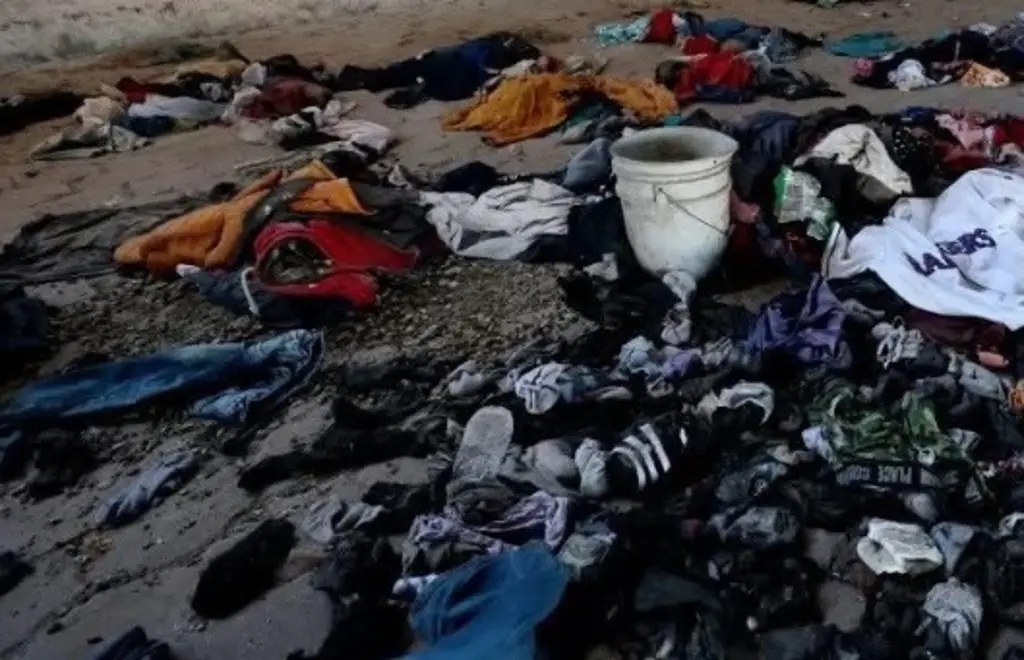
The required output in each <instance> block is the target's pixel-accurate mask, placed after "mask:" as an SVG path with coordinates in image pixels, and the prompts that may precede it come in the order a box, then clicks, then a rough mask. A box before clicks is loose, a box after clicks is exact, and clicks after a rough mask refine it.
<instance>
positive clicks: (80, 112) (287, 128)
mask: <svg viewBox="0 0 1024 660" xmlns="http://www.w3.org/2000/svg"><path fill="white" fill-rule="evenodd" d="M221 50H222V51H223V52H220V53H219V54H218V55H217V56H216V57H214V58H210V59H207V60H199V61H193V62H189V63H187V64H184V65H182V66H181V67H180V68H179V70H178V71H176V72H174V73H173V74H171V75H169V76H163V77H160V78H157V79H155V80H148V81H139V80H135V79H133V78H122V79H121V80H119V81H117V82H116V83H115V84H113V85H101V86H100V92H101V94H100V95H99V96H96V97H92V98H87V99H84V101H82V100H79V101H78V102H77V103H76V105H77V106H78V109H77V110H75V111H74V118H75V125H74V126H72V127H69V128H66V129H64V130H62V131H61V132H59V133H58V134H56V135H53V136H51V137H50V138H48V139H47V140H45V141H43V142H41V143H40V144H38V145H37V146H36V147H35V148H34V149H33V150H32V153H31V155H32V157H33V158H36V159H43V160H56V159H68V158H89V157H94V156H97V155H101V154H104V153H112V152H120V151H130V150H134V149H138V148H140V147H143V146H146V145H148V144H149V143H150V141H151V140H152V138H155V137H158V136H160V135H164V134H167V133H171V132H174V131H181V130H191V129H193V128H196V127H197V126H202V125H205V124H210V123H214V122H224V123H228V124H237V125H238V126H239V132H240V135H241V137H242V138H243V139H244V140H246V141H249V142H260V143H271V144H278V145H280V146H282V147H284V148H286V149H295V148H298V147H302V146H309V145H317V144H323V143H328V142H332V143H337V145H338V146H342V145H344V146H346V147H347V148H349V149H354V150H362V151H364V152H367V153H370V154H373V155H375V156H376V155H380V154H381V153H383V152H384V151H385V150H386V149H387V147H388V146H389V145H390V143H391V132H390V131H389V130H388V129H386V128H385V127H383V126H380V125H379V124H375V123H373V122H369V121H363V120H355V119H350V118H347V117H346V116H345V115H347V114H348V113H349V112H351V110H352V109H353V108H354V107H355V104H354V103H345V102H344V101H342V100H341V99H339V98H335V96H336V95H335V90H334V89H332V88H330V87H328V86H327V85H329V84H331V82H332V80H333V79H332V77H331V75H330V74H328V73H327V72H325V71H324V70H323V68H322V67H314V68H308V67H306V66H304V65H302V64H301V63H300V62H299V61H298V60H297V59H295V57H293V56H292V55H277V56H274V57H271V58H268V59H265V60H261V61H250V60H249V59H248V58H246V57H245V56H243V55H242V54H240V53H239V52H238V51H237V50H235V49H234V48H233V47H231V46H230V45H225V46H223V47H222V49H221ZM44 111H45V110H44ZM12 112H13V110H12ZM66 114H72V113H71V111H68V112H67V113H66ZM12 121H13V120H12Z"/></svg>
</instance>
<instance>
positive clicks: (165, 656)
mask: <svg viewBox="0 0 1024 660" xmlns="http://www.w3.org/2000/svg"><path fill="white" fill-rule="evenodd" d="M173 657H174V655H173V654H172V653H171V647H170V646H168V645H167V644H166V643H165V642H161V641H159V640H156V639H150V638H149V637H148V636H147V635H146V631H145V630H143V629H142V628H140V627H138V626H136V627H134V628H132V629H131V630H129V631H128V632H126V633H125V634H123V635H121V636H120V637H118V638H117V639H115V640H114V641H113V642H110V643H109V644H108V645H107V646H106V647H105V648H104V649H103V650H102V651H100V652H99V653H98V654H97V655H95V656H93V657H92V660H172V658H173Z"/></svg>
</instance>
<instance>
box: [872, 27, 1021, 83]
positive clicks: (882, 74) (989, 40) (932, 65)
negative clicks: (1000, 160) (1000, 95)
mask: <svg viewBox="0 0 1024 660" xmlns="http://www.w3.org/2000/svg"><path fill="white" fill-rule="evenodd" d="M1022 34H1024V19H1021V18H1020V17H1017V18H1014V19H1013V20H1011V21H1010V22H1008V23H1006V24H1005V25H1001V26H999V27H996V26H993V25H988V24H986V23H980V24H978V25H974V26H971V27H969V28H967V29H962V30H957V31H955V32H952V33H950V34H945V35H943V36H941V37H936V38H934V39H928V40H927V41H924V42H922V43H920V44H918V45H915V46H910V47H906V48H902V49H900V50H897V51H896V52H891V53H888V54H886V55H883V56H881V57H877V58H871V57H862V58H861V59H858V60H857V62H856V63H855V64H854V75H853V82H855V83H857V84H859V85H865V86H867V87H875V88H896V89H899V90H901V91H904V92H907V91H911V90H914V89H921V88H925V87H934V86H936V85H945V84H948V83H950V82H954V81H957V80H959V81H960V82H961V83H962V84H964V85H969V86H971V87H1006V86H1008V85H1010V84H1011V83H1013V82H1015V81H1018V80H1020V79H1021V78H1022V77H1024V50H1022V47H1021V42H1020V37H1021V36H1022Z"/></svg>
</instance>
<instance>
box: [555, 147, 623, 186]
mask: <svg viewBox="0 0 1024 660" xmlns="http://www.w3.org/2000/svg"><path fill="white" fill-rule="evenodd" d="M611 146H612V141H611V140H609V139H608V138H603V137H602V138H597V139H596V140H594V141H593V142H591V143H590V144H588V145H587V146H586V147H585V148H584V149H583V150H581V151H580V152H579V153H577V154H576V155H575V156H573V157H572V158H571V159H569V163H568V164H567V165H566V167H565V176H564V177H563V178H562V187H563V188H565V189H566V190H569V191H572V192H574V193H576V194H577V195H579V194H582V193H585V192H591V191H594V190H596V189H597V188H600V187H601V186H602V185H604V184H606V183H608V180H609V179H610V178H611V176H612V155H611Z"/></svg>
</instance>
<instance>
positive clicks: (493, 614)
mask: <svg viewBox="0 0 1024 660" xmlns="http://www.w3.org/2000/svg"><path fill="white" fill-rule="evenodd" d="M568 579H569V575H568V571H567V570H566V569H565V567H564V566H562V565H561V564H560V563H559V562H558V560H557V559H555V557H554V556H553V555H552V554H551V552H550V551H549V550H548V549H547V548H546V547H544V546H543V545H540V544H537V543H531V544H529V545H526V546H523V547H522V548H517V549H515V550H510V551H508V552H504V553H502V554H500V555H494V556H491V557H478V558H476V559H473V560H471V561H469V562H467V563H466V564H463V565H462V566H460V567H459V568H456V569H455V570H453V571H450V572H448V573H445V574H444V575H441V576H440V577H438V578H437V579H436V580H434V581H433V582H431V583H430V584H429V585H428V586H427V587H426V588H425V589H424V591H423V592H422V593H421V594H420V596H419V598H417V599H416V602H415V604H414V605H413V608H412V613H411V615H410V618H411V621H412V628H413V630H414V631H415V632H416V636H417V637H418V638H419V639H420V640H422V641H423V642H424V643H425V644H426V645H427V647H426V648H424V649H420V650H417V651H414V652H412V653H410V654H409V655H407V656H405V657H406V660H486V659H494V660H497V659H498V658H501V660H534V659H535V658H537V655H538V654H537V647H536V640H535V638H534V635H535V633H534V631H535V628H536V627H537V625H538V624H540V623H541V622H542V621H544V619H546V618H547V617H548V615H550V614H551V612H552V611H553V610H554V609H555V607H556V606H557V605H558V602H559V601H560V600H561V598H562V593H563V592H564V591H565V586H566V583H567V582H568Z"/></svg>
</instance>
